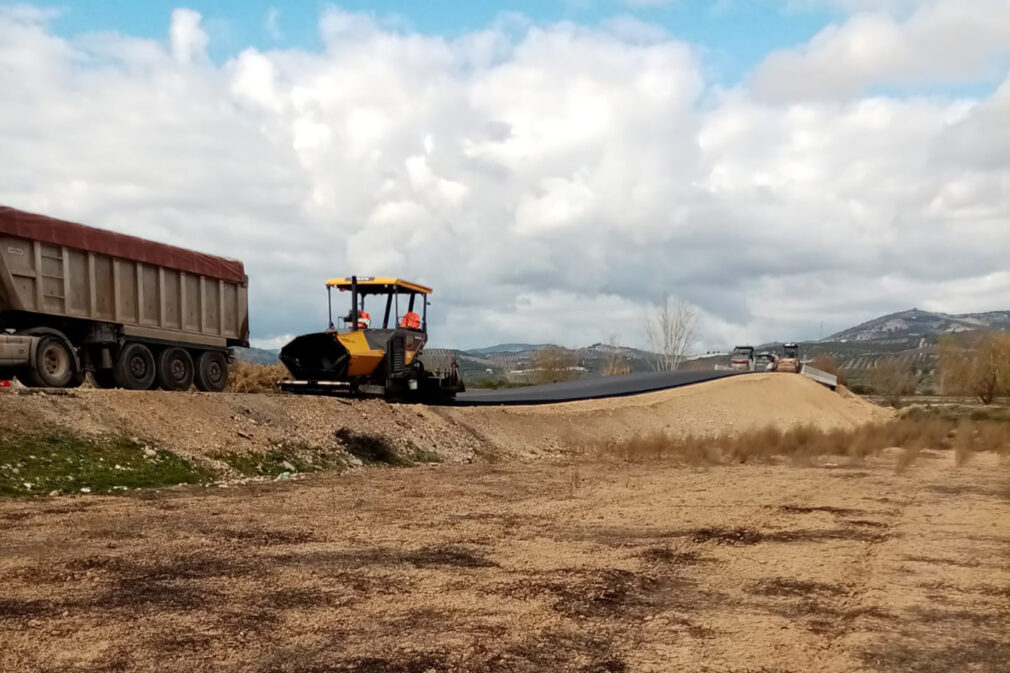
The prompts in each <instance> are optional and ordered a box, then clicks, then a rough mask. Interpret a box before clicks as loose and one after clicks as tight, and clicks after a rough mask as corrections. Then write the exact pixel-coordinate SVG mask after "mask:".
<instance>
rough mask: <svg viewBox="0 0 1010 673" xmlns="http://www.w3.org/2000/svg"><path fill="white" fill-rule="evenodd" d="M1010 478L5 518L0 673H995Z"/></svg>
mask: <svg viewBox="0 0 1010 673" xmlns="http://www.w3.org/2000/svg"><path fill="white" fill-rule="evenodd" d="M1008 544H1010V468H1008V466H1007V465H1006V464H1000V463H999V462H998V460H997V458H996V456H994V455H992V454H979V455H977V456H975V457H974V458H973V459H972V460H971V461H969V462H968V463H967V464H966V465H964V466H961V467H955V466H954V460H953V457H952V456H951V454H950V452H930V451H924V452H923V453H922V454H921V455H920V457H919V458H918V461H917V462H916V463H915V464H913V465H912V467H911V468H910V469H908V470H907V471H904V472H903V473H901V474H897V473H896V472H895V468H894V456H888V455H885V456H882V457H881V458H879V459H873V460H871V461H868V462H866V463H862V464H859V465H855V466H843V465H831V464H824V463H821V464H818V465H815V466H809V467H798V466H793V465H790V464H774V465H771V464H769V465H740V466H733V467H713V468H709V469H702V468H691V467H683V466H677V465H673V464H668V463H658V462H649V463H623V462H581V463H572V462H568V463H556V462H550V461H537V462H527V463H508V464H505V463H502V464H497V465H494V464H492V465H487V464H482V465H478V464H474V465H443V466H438V467H433V468H412V469H405V470H392V469H371V470H362V471H357V472H353V473H348V474H345V475H323V476H316V477H313V478H310V479H307V480H305V481H299V482H282V483H276V484H262V485H246V486H241V487H236V488H228V489H216V488H215V489H191V490H185V489H183V490H178V491H173V492H168V493H165V492H162V493H159V494H148V495H145V496H131V497H119V498H116V497H69V498H55V499H41V500H20V501H18V500H8V501H4V502H0V586H2V587H3V590H2V594H0V670H2V671H61V672H65V671H88V672H89V673H98V672H101V671H152V672H153V671H159V672H164V671H169V672H172V671H179V672H186V673H193V672H198V671H252V672H256V673H266V672H290V673H295V672H300V673H322V672H337V671H345V672H354V673H380V672H396V673H425V672H427V671H473V672H478V671H479V672H484V671H518V672H525V671H529V672H533V671H582V672H585V673H590V672H592V673H603V672H621V671H656V672H660V671H688V672H691V671H697V672H715V671H718V672H735V673H744V672H747V673H758V672H761V673H785V672H790V671H796V672H800V671H802V672H807V671H825V672H836V671H838V672H840V671H846V672H848V671H880V672H882V673H899V672H900V673H940V672H950V671H971V672H976V673H997V672H999V673H1005V672H1006V671H1008V670H1010V547H1008Z"/></svg>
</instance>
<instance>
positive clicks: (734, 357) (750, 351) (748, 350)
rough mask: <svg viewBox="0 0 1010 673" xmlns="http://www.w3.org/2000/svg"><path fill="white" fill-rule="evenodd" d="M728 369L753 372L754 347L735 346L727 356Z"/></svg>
mask: <svg viewBox="0 0 1010 673" xmlns="http://www.w3.org/2000/svg"><path fill="white" fill-rule="evenodd" d="M729 368H730V369H739V370H741V371H746V372H752V371H754V347H753V346H737V347H736V348H734V349H733V352H732V353H730V356H729Z"/></svg>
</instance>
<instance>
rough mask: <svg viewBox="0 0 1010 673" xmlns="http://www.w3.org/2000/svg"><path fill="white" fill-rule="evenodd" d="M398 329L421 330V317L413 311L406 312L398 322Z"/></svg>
mask: <svg viewBox="0 0 1010 673" xmlns="http://www.w3.org/2000/svg"><path fill="white" fill-rule="evenodd" d="M400 327H403V328H404V329H421V316H419V315H417V314H416V313H414V312H413V311H407V312H406V313H404V314H403V319H402V320H400Z"/></svg>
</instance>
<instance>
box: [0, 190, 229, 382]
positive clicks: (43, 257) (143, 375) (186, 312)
mask: <svg viewBox="0 0 1010 673" xmlns="http://www.w3.org/2000/svg"><path fill="white" fill-rule="evenodd" d="M248 286H249V281H248V277H247V276H246V274H245V269H244V267H243V265H242V262H239V261H236V260H233V259H226V258H223V257H215V256H212V255H206V254H203V253H199V252H194V251H192V250H185V249H183V248H177V247H174V246H170V245H164V244H162V243H156V242H154V241H148V240H145V239H142V238H137V237H134V236H127V235H124V234H117V233H114V232H111V231H105V230H102V229H96V228H93V227H87V226H84V225H81V224H75V223H73V222H66V221H63V220H57V219H54V218H51V217H46V216H43V215H36V214H33V213H27V212H24V211H21V210H16V209H14V208H8V207H3V206H0V379H9V378H11V377H13V376H17V378H18V379H19V380H20V381H21V382H22V383H24V384H25V385H27V386H36V387H55V388H66V387H74V386H78V385H80V384H81V383H82V382H83V381H84V378H85V376H86V375H87V374H89V373H90V374H91V376H92V378H93V380H94V382H95V384H96V385H98V386H99V387H108V388H111V387H121V388H127V389H131V390H146V389H152V388H156V387H161V388H164V389H166V390H185V389H188V388H189V387H190V386H191V385H193V384H195V385H196V386H197V388H199V389H200V390H205V391H213V392H217V391H221V390H224V388H225V387H226V386H227V385H228V365H229V362H230V361H231V348H232V347H234V346H248V345H249V308H248Z"/></svg>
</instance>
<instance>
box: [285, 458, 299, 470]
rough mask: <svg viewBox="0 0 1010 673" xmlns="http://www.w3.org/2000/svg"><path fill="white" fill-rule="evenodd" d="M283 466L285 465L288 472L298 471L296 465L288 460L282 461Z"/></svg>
mask: <svg viewBox="0 0 1010 673" xmlns="http://www.w3.org/2000/svg"><path fill="white" fill-rule="evenodd" d="M281 467H283V468H284V469H285V470H287V471H288V472H297V471H298V470H297V469H295V466H294V465H292V464H291V463H289V462H288V461H286V460H285V461H284V462H283V463H281Z"/></svg>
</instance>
